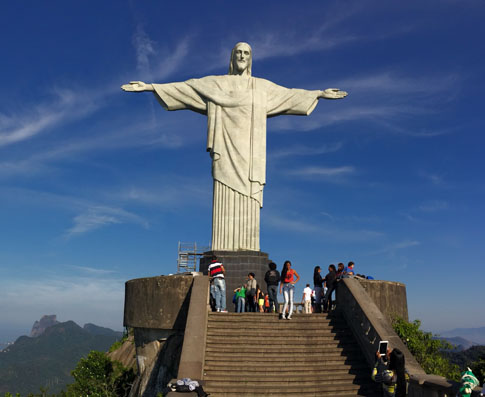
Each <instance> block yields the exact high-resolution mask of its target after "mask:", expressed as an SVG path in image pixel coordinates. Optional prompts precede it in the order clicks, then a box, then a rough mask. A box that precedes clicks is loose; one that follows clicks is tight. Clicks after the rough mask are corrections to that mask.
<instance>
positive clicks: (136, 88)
mask: <svg viewBox="0 0 485 397" xmlns="http://www.w3.org/2000/svg"><path fill="white" fill-rule="evenodd" d="M251 64H252V50H251V47H250V46H249V44H247V43H238V44H236V46H235V47H234V48H233V50H232V53H231V61H230V65H229V74H227V75H224V76H207V77H203V78H200V79H191V80H187V81H185V82H180V83H169V84H145V83H143V82H141V81H132V82H130V83H129V84H125V85H123V86H122V87H121V88H122V89H123V90H125V91H132V92H142V91H153V92H154V94H155V96H156V98H157V99H158V101H159V102H160V104H161V105H162V106H163V107H164V108H165V109H166V110H181V109H189V110H193V111H195V112H198V113H202V114H205V115H207V151H208V152H210V155H211V158H212V177H213V179H214V196H213V204H212V250H213V251H216V250H217V251H240V250H250V251H259V250H260V247H259V221H260V217H259V213H260V208H261V207H262V206H263V188H264V185H265V184H266V118H267V117H274V116H279V115H285V114H286V115H290V114H293V115H309V114H310V113H311V112H312V111H313V109H314V108H315V106H316V105H317V102H318V100H319V99H320V98H325V99H340V98H344V97H345V96H347V93H346V92H344V91H339V90H338V89H335V88H329V89H326V90H325V91H320V90H314V91H308V90H302V89H289V88H285V87H281V86H279V85H276V84H274V83H272V82H271V81H268V80H265V79H260V78H257V77H252V76H251Z"/></svg>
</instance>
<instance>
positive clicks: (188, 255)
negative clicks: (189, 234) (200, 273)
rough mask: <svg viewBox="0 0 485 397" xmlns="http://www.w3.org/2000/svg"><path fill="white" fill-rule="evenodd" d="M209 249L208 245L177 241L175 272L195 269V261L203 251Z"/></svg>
mask: <svg viewBox="0 0 485 397" xmlns="http://www.w3.org/2000/svg"><path fill="white" fill-rule="evenodd" d="M207 251H210V247H208V246H197V243H183V242H181V241H179V245H178V259H177V273H186V272H195V271H197V262H198V260H199V258H200V257H201V256H203V255H204V252H207Z"/></svg>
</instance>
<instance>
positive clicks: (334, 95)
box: [318, 88, 348, 99]
mask: <svg viewBox="0 0 485 397" xmlns="http://www.w3.org/2000/svg"><path fill="white" fill-rule="evenodd" d="M347 95H348V94H347V93H346V92H345V91H340V90H339V89H338V88H327V89H326V90H324V91H322V92H321V94H320V96H319V97H318V98H324V99H342V98H345V97H346V96H347Z"/></svg>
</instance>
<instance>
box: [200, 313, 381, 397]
mask: <svg viewBox="0 0 485 397" xmlns="http://www.w3.org/2000/svg"><path fill="white" fill-rule="evenodd" d="M243 354H245V356H243ZM370 373H371V369H370V368H369V366H368V365H367V363H366V362H365V360H364V359H363V357H362V353H361V351H360V348H359V346H358V344H357V342H356V341H355V339H354V337H353V334H352V333H351V331H350V330H349V329H348V327H347V325H346V322H345V320H344V319H343V318H342V317H340V316H336V315H334V314H332V315H327V314H312V315H306V314H294V315H293V316H292V319H291V320H289V321H288V320H280V319H279V318H278V315H276V314H268V313H209V321H208V324H207V340H206V354H205V362H204V382H205V385H204V390H206V391H207V392H208V393H211V397H223V396H226V397H235V396H238V397H244V396H251V397H258V396H261V397H263V396H279V397H284V396H298V397H306V396H322V397H330V396H332V397H336V396H344V397H345V396H347V397H350V396H357V395H360V396H367V397H374V396H375V394H374V388H375V386H374V384H373V382H371V381H370Z"/></svg>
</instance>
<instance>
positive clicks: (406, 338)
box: [392, 318, 460, 380]
mask: <svg viewBox="0 0 485 397" xmlns="http://www.w3.org/2000/svg"><path fill="white" fill-rule="evenodd" d="M392 326H393V328H394V331H396V333H397V334H398V335H399V337H400V338H401V339H402V341H403V342H404V343H405V344H406V345H407V347H408V349H409V351H410V352H411V353H412V355H413V356H414V358H415V359H416V361H417V362H418V363H419V365H421V367H422V368H423V369H424V370H425V371H426V373H427V374H434V375H441V376H444V377H445V378H447V379H452V380H459V379H460V370H459V368H458V366H457V365H455V364H452V363H450V362H449V361H448V359H447V358H446V357H445V356H444V354H443V352H444V351H445V350H449V349H451V348H452V346H451V344H449V343H448V342H446V341H442V340H440V339H436V338H434V336H433V334H432V333H431V332H425V331H422V330H420V329H419V328H420V326H421V321H419V320H414V321H413V322H412V323H410V322H408V321H406V320H404V319H402V318H396V319H394V321H393V323H392Z"/></svg>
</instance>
